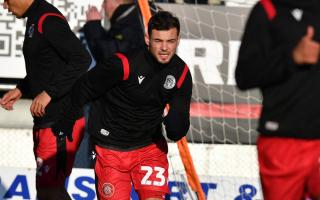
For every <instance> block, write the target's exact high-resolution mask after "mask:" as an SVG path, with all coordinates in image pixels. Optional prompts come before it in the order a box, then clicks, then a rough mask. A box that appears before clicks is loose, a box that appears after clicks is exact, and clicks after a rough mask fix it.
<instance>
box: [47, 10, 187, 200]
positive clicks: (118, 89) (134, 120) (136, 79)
mask: <svg viewBox="0 0 320 200" xmlns="http://www.w3.org/2000/svg"><path fill="white" fill-rule="evenodd" d="M179 32H180V24H179V20H178V18H176V17H174V16H173V15H172V14H171V13H169V12H164V11H160V12H158V13H157V14H155V15H154V16H153V17H152V18H151V19H150V21H149V26H148V34H149V36H146V38H145V42H146V44H147V46H148V47H145V48H143V49H140V50H139V51H136V52H134V53H133V54H127V55H125V54H121V53H116V54H115V55H114V56H113V57H111V58H110V59H107V60H104V62H101V63H98V64H97V66H96V67H95V68H93V69H92V70H91V71H89V72H88V73H87V74H86V75H84V76H83V77H82V78H80V79H79V80H78V81H77V82H76V84H75V85H74V87H73V89H72V105H70V107H69V110H68V111H67V112H66V115H65V117H64V118H63V119H62V120H60V121H59V122H58V123H57V124H55V125H54V127H53V131H54V132H55V133H56V135H57V136H58V138H61V137H66V136H67V137H68V136H69V135H70V133H71V131H70V130H71V127H72V126H73V123H74V120H75V118H74V116H73V115H72V113H73V112H74V111H76V110H78V109H80V108H81V107H82V106H83V105H84V104H86V103H88V102H90V101H94V103H93V104H92V107H91V110H90V116H89V127H88V129H89V133H90V135H91V136H92V140H93V141H94V144H95V151H96V162H95V174H96V191H97V195H98V197H99V199H109V200H111V199H114V200H118V199H129V198H130V193H131V187H132V185H131V183H133V186H134V188H135V190H136V191H137V193H138V195H139V199H143V200H145V199H149V200H151V199H154V200H156V199H164V198H165V194H166V193H168V192H169V188H168V160H167V148H168V147H167V143H166V140H165V138H164V136H163V135H162V122H163V123H164V125H165V129H166V133H167V136H168V138H169V139H171V140H174V141H177V140H179V139H181V138H182V137H183V136H185V135H186V134H187V131H188V129H189V126H190V119H189V110H190V99H191V93H192V78H191V74H190V72H189V70H188V67H187V65H186V64H185V63H184V61H183V60H181V59H180V58H179V57H178V56H177V55H176V54H175V52H176V48H177V46H178V43H179V38H180V36H179ZM168 103H169V104H170V110H169V112H168V114H167V115H166V117H163V116H162V114H163V110H164V108H165V106H166V104H168ZM96 105H99V106H98V107H97V106H96ZM97 108H98V109H97Z"/></svg>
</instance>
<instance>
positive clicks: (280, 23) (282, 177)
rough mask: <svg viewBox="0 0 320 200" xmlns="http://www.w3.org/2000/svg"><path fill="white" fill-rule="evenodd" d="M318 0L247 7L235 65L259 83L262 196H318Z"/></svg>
mask: <svg viewBox="0 0 320 200" xmlns="http://www.w3.org/2000/svg"><path fill="white" fill-rule="evenodd" d="M319 42H320V1H318V0H304V1H301V0H272V1H271V0H261V1H260V2H258V3H257V4H256V5H255V6H254V8H253V10H252V11H251V14H250V17H249V19H248V22H247V25H246V28H245V32H244V35H243V38H242V44H241V47H240V52H239V60H238V65H237V68H236V81H237V85H238V87H239V88H240V89H242V90H247V89H251V88H259V89H260V91H261V93H262V96H263V108H262V113H261V117H260V124H259V128H258V131H259V132H260V133H261V135H260V136H259V138H258V141H257V148H258V158H259V165H260V175H261V182H262V189H263V194H264V199H265V200H285V199H288V200H289V199H290V200H301V199H304V198H306V197H309V198H311V199H318V198H319V197H320V114H319V113H320V105H319V102H320V91H319V85H320V63H319V54H320V43H319Z"/></svg>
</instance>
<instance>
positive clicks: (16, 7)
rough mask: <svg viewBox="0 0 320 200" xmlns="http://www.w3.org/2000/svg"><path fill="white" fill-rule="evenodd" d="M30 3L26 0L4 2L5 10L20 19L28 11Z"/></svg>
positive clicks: (7, 0) (5, 0) (6, 0)
mask: <svg viewBox="0 0 320 200" xmlns="http://www.w3.org/2000/svg"><path fill="white" fill-rule="evenodd" d="M29 5H30V3H29V1H26V0H4V2H3V8H4V9H7V10H8V11H9V12H11V13H12V14H13V15H15V16H16V17H18V18H20V17H22V15H23V14H24V13H25V11H26V10H27V9H28V7H29Z"/></svg>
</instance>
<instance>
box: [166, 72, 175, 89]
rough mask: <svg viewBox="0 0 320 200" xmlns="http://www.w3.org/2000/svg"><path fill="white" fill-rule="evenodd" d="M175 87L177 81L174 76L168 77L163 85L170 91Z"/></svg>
mask: <svg viewBox="0 0 320 200" xmlns="http://www.w3.org/2000/svg"><path fill="white" fill-rule="evenodd" d="M175 85H176V79H175V78H174V76H172V75H168V76H167V77H166V81H165V82H164V84H163V87H164V88H166V89H168V90H170V89H172V88H174V86H175Z"/></svg>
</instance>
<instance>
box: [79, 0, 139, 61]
mask: <svg viewBox="0 0 320 200" xmlns="http://www.w3.org/2000/svg"><path fill="white" fill-rule="evenodd" d="M86 16H87V23H86V24H85V25H84V27H83V29H82V30H83V32H84V35H85V39H86V41H87V43H88V46H89V49H90V51H91V53H92V55H93V57H94V59H95V60H96V61H97V62H102V61H103V59H104V58H108V57H110V56H112V55H113V54H114V53H116V52H122V53H127V52H130V51H132V50H133V49H137V48H143V47H144V45H145V44H144V30H143V25H142V23H141V21H140V17H139V7H137V6H136V4H135V3H133V0H103V3H102V10H98V9H97V8H96V7H95V6H89V9H88V10H87V11H86ZM104 16H106V17H107V19H108V20H110V28H109V29H108V30H106V29H105V28H104V27H103V26H102V24H101V21H102V19H103V18H104Z"/></svg>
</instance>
